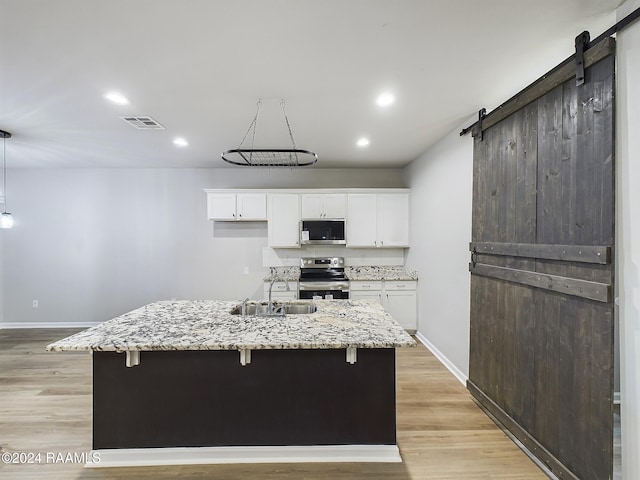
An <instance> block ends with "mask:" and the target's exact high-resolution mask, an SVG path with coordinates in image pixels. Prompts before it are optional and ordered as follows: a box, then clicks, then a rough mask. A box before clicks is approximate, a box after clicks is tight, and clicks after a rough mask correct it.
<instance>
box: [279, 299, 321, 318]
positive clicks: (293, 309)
mask: <svg viewBox="0 0 640 480" xmlns="http://www.w3.org/2000/svg"><path fill="white" fill-rule="evenodd" d="M283 306H284V311H285V313H286V314H287V315H307V314H309V313H314V312H315V311H316V310H318V307H316V306H315V305H314V304H312V303H306V302H290V303H285V304H283Z"/></svg>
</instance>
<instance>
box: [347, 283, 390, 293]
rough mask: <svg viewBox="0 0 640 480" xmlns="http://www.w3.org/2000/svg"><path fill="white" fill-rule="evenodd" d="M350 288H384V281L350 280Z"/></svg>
mask: <svg viewBox="0 0 640 480" xmlns="http://www.w3.org/2000/svg"><path fill="white" fill-rule="evenodd" d="M349 290H351V291H359V290H360V291H371V290H382V282H378V281H372V282H361V281H351V282H349Z"/></svg>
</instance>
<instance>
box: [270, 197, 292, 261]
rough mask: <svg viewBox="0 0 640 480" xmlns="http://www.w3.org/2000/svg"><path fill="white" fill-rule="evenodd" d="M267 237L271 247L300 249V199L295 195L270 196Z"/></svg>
mask: <svg viewBox="0 0 640 480" xmlns="http://www.w3.org/2000/svg"><path fill="white" fill-rule="evenodd" d="M267 211H268V212H267V213H268V223H267V235H268V237H269V238H268V243H269V246H270V247H274V248H297V247H300V199H299V196H298V195H297V194H293V193H282V194H280V193H275V194H269V195H268V209H267Z"/></svg>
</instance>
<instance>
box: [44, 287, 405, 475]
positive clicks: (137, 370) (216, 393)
mask: <svg viewBox="0 0 640 480" xmlns="http://www.w3.org/2000/svg"><path fill="white" fill-rule="evenodd" d="M237 304H238V302H223V301H178V302H177V301H171V302H156V303H154V304H150V305H147V306H145V307H142V308H140V309H137V310H134V311H133V312H130V313H127V314H125V315H122V316H121V317H117V318H115V319H113V320H110V321H108V322H105V323H103V324H101V325H99V326H97V327H94V328H91V329H88V330H85V331H83V332H80V333H78V334H76V335H73V336H71V337H68V338H66V339H63V340H60V341H58V342H55V343H53V344H51V345H49V346H48V347H47V349H48V350H51V351H65V350H89V351H92V352H93V449H94V453H95V452H97V453H99V456H98V457H99V459H100V461H99V463H93V464H87V466H93V467H105V466H136V465H167V464H189V463H243V462H263V463H266V462H314V461H316V462H317V461H330V462H340V461H344V462H397V461H401V457H400V454H399V451H398V448H397V445H396V392H395V385H396V378H395V348H399V347H406V346H413V345H415V342H414V341H413V339H412V338H411V337H410V336H409V335H408V334H407V333H406V332H405V331H404V330H403V329H402V327H400V326H399V325H398V324H397V323H396V322H395V321H394V320H393V319H392V318H391V317H390V316H389V315H388V314H387V313H386V312H385V311H384V310H383V309H382V307H381V306H380V305H378V304H377V303H376V302H375V301H369V300H360V301H354V300H318V301H314V302H313V304H314V305H315V307H316V308H317V311H315V312H314V313H308V314H294V315H286V316H284V317H261V316H253V315H245V316H242V315H234V314H232V313H231V311H232V310H233V309H234V307H236V306H237Z"/></svg>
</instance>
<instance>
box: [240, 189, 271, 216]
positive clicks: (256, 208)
mask: <svg viewBox="0 0 640 480" xmlns="http://www.w3.org/2000/svg"><path fill="white" fill-rule="evenodd" d="M236 207H237V208H236V209H237V215H238V216H237V219H238V220H266V219H267V196H266V195H265V194H264V193H239V194H238V195H237V197H236Z"/></svg>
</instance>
